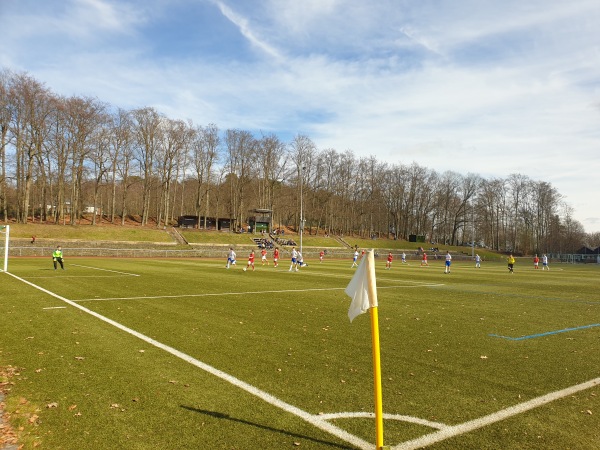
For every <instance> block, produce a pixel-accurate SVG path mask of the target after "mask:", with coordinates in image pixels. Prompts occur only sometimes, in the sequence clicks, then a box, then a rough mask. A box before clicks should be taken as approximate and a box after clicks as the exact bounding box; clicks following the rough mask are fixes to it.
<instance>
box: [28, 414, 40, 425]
mask: <svg viewBox="0 0 600 450" xmlns="http://www.w3.org/2000/svg"><path fill="white" fill-rule="evenodd" d="M39 418H40V416H38V415H37V414H33V415H32V416H31V417H30V418H29V419H28V422H29V423H35V422H36V421H37V420H38V419H39Z"/></svg>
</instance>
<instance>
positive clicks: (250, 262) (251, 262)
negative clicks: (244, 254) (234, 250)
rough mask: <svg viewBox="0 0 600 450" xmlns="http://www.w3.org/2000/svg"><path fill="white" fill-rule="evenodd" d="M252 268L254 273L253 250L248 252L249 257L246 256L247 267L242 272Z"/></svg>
mask: <svg viewBox="0 0 600 450" xmlns="http://www.w3.org/2000/svg"><path fill="white" fill-rule="evenodd" d="M250 266H252V270H253V271H254V250H252V251H251V252H250V256H248V265H246V267H244V272H245V271H246V270H247V269H248V267H250Z"/></svg>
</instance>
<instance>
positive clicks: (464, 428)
mask: <svg viewBox="0 0 600 450" xmlns="http://www.w3.org/2000/svg"><path fill="white" fill-rule="evenodd" d="M598 385H600V378H595V379H593V380H590V381H586V382H585V383H581V384H577V385H575V386H570V387H568V388H566V389H562V390H560V391H555V392H551V393H549V394H546V395H542V396H541V397H536V398H534V399H531V400H529V401H527V402H524V403H520V404H517V405H514V406H511V407H509V408H506V409H502V410H500V411H497V412H495V413H492V414H488V415H487V416H483V417H479V418H478V419H474V420H470V421H468V422H464V423H461V424H459V425H454V426H449V427H446V428H444V429H441V430H439V431H436V432H434V433H430V434H426V435H425V436H421V437H419V438H417V439H413V440H411V441H406V442H403V443H402V444H399V445H396V446H395V447H393V449H394V450H413V449H417V448H422V447H426V446H428V445H431V444H435V443H436V442H440V441H443V440H446V439H448V438H451V437H454V436H458V435H461V434H464V433H467V432H469V431H473V430H476V429H478V428H482V427H484V426H487V425H491V424H493V423H496V422H500V421H501V420H504V419H507V418H509V417H512V416H516V415H517V414H521V413H524V412H525V411H529V410H530V409H534V408H537V407H539V406H543V405H545V404H547V403H550V402H553V401H554V400H558V399H561V398H564V397H568V396H569V395H573V394H575V393H577V392H579V391H583V390H585V389H590V388H592V387H594V386H598Z"/></svg>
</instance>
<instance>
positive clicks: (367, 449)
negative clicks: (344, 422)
mask: <svg viewBox="0 0 600 450" xmlns="http://www.w3.org/2000/svg"><path fill="white" fill-rule="evenodd" d="M6 273H7V274H8V275H10V276H12V277H14V278H16V279H17V280H20V281H22V282H23V283H25V284H28V285H29V286H31V287H33V288H35V289H38V290H40V291H42V292H44V293H46V294H48V295H50V296H52V297H55V298H57V299H59V300H62V301H64V302H65V303H67V304H69V305H71V306H73V307H75V308H77V309H79V310H81V311H83V312H86V313H88V314H90V315H92V316H94V317H96V318H98V319H100V320H102V321H103V322H106V323H108V324H110V325H113V326H114V327H116V328H118V329H120V330H122V331H125V332H126V333H129V334H131V335H132V336H135V337H137V338H139V339H141V340H143V341H145V342H147V343H148V344H150V345H153V346H155V347H158V348H160V349H162V350H164V351H166V352H167V353H170V354H172V355H174V356H176V357H178V358H180V359H182V360H184V361H186V362H188V363H190V364H192V365H194V366H196V367H198V368H200V369H202V370H204V371H206V372H208V373H210V374H212V375H215V376H216V377H219V378H221V379H222V380H225V381H227V382H229V383H231V384H233V385H234V386H236V387H238V388H240V389H242V390H244V391H246V392H248V393H250V394H252V395H254V396H256V397H258V398H260V399H262V400H263V401H265V402H267V403H269V404H271V405H273V406H276V407H278V408H280V409H282V410H284V411H286V412H288V413H290V414H293V415H295V416H297V417H299V418H301V419H302V420H304V421H306V422H308V423H310V424H311V425H313V426H315V427H317V428H319V429H321V430H323V431H326V432H328V433H330V434H331V435H333V436H336V437H338V438H340V439H342V440H344V441H346V442H348V443H350V444H352V445H355V446H356V447H358V448H360V449H364V450H371V449H372V448H373V444H371V443H369V442H366V441H365V440H363V439H361V438H359V437H358V436H354V435H353V434H350V433H348V432H347V431H345V430H342V429H341V428H338V427H336V426H335V425H333V424H330V423H329V422H327V419H328V418H335V417H343V415H344V414H347V415H348V417H358V415H361V416H362V414H365V416H364V417H373V416H372V415H371V414H370V413H340V414H341V416H340V414H337V415H336V414H321V415H319V414H317V415H314V414H310V413H308V412H306V411H304V410H302V409H300V408H298V407H296V406H293V405H291V404H289V403H286V402H284V401H283V400H280V399H278V398H277V397H274V396H273V395H271V394H269V393H267V392H265V391H263V390H260V389H258V388H256V387H255V386H252V385H251V384H248V383H246V382H244V381H242V380H240V379H238V378H236V377H234V376H232V375H229V374H228V373H226V372H223V371H221V370H219V369H217V368H215V367H212V366H210V365H208V364H206V363H203V362H202V361H199V360H197V359H195V358H193V357H192V356H189V355H187V354H185V353H183V352H180V351H179V350H177V349H175V348H173V347H169V346H167V345H165V344H162V343H161V342H159V341H156V340H154V339H152V338H150V337H148V336H146V335H144V334H142V333H139V332H137V331H135V330H133V329H131V328H128V327H126V326H124V325H121V324H120V323H118V322H115V321H114V320H112V319H109V318H108V317H105V316H103V315H101V314H98V313H97V312H95V311H92V310H91V309H88V308H85V307H84V306H81V305H78V304H77V303H76V302H73V301H71V300H68V299H67V298H65V297H62V296H60V295H58V294H55V293H54V292H51V291H48V290H47V289H44V288H42V287H40V286H37V285H36V284H33V283H31V282H29V281H27V280H25V279H23V278H20V277H18V276H16V275H13V274H12V273H9V272H6ZM598 385H600V377H599V378H595V379H593V380H590V381H587V382H585V383H581V384H578V385H575V386H571V387H568V388H565V389H562V390H560V391H555V392H551V393H549V394H546V395H543V396H541V397H537V398H534V399H531V400H529V401H527V402H524V403H520V404H517V405H514V406H511V407H509V408H506V409H503V410H500V411H497V412H495V413H492V414H488V415H487V416H483V417H479V418H477V419H474V420H471V421H468V422H464V423H462V424H459V425H453V426H447V425H444V424H441V423H438V422H429V421H426V420H423V419H418V418H412V417H410V416H398V415H389V416H388V418H392V419H394V418H397V417H403V418H406V419H403V420H407V421H409V422H413V423H419V424H422V425H426V426H432V427H433V428H439V431H436V432H434V433H430V434H427V435H425V436H421V437H419V438H417V439H413V440H411V441H406V442H403V443H401V444H399V445H396V446H394V447H393V450H414V449H418V448H421V447H425V446H428V445H431V444H434V443H436V442H441V441H443V440H446V439H448V438H451V437H455V436H459V435H461V434H464V433H468V432H469V431H473V430H476V429H478V428H482V427H484V426H487V425H491V424H493V423H496V422H499V421H501V420H504V419H507V418H509V417H512V416H515V415H517V414H521V413H523V412H525V411H529V410H531V409H534V408H538V407H540V406H543V405H545V404H547V403H550V402H553V401H555V400H559V399H561V398H564V397H568V396H569V395H573V394H575V393H577V392H580V391H583V390H586V389H590V388H592V387H595V386H598ZM357 414H358V415H357ZM385 416H386V415H385V414H384V417H385Z"/></svg>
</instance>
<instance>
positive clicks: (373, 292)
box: [367, 250, 383, 450]
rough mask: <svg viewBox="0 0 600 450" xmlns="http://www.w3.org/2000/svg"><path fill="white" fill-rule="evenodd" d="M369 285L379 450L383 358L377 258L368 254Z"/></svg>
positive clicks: (380, 446) (381, 433) (379, 443)
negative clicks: (376, 277) (378, 308)
mask: <svg viewBox="0 0 600 450" xmlns="http://www.w3.org/2000/svg"><path fill="white" fill-rule="evenodd" d="M367 258H368V261H367V263H368V269H367V285H368V292H369V304H370V310H369V311H370V315H371V342H372V347H373V378H374V386H375V437H376V445H377V447H376V448H377V450H380V449H382V448H383V401H382V389H381V356H380V352H379V314H378V313H377V307H378V304H377V282H376V280H375V256H374V253H373V250H370V251H369V252H368V253H367Z"/></svg>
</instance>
